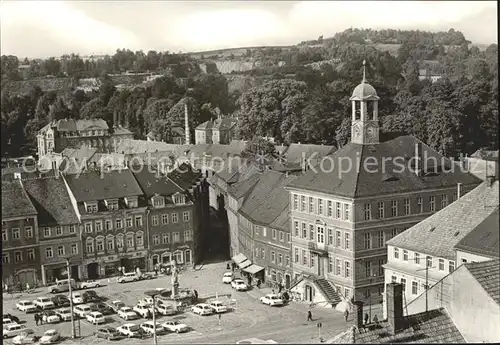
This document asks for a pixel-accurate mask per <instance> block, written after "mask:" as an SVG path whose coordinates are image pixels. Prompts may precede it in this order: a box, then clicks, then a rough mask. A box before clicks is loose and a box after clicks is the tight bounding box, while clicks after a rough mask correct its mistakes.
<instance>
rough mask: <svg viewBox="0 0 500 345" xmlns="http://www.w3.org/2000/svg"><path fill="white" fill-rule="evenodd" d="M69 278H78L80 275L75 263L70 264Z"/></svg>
mask: <svg viewBox="0 0 500 345" xmlns="http://www.w3.org/2000/svg"><path fill="white" fill-rule="evenodd" d="M71 278H72V279H80V275H79V273H78V266H77V265H73V266H71Z"/></svg>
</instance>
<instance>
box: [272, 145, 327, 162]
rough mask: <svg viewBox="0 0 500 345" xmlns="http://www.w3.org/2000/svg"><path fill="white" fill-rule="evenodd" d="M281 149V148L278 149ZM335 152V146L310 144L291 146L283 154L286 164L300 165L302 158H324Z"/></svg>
mask: <svg viewBox="0 0 500 345" xmlns="http://www.w3.org/2000/svg"><path fill="white" fill-rule="evenodd" d="M280 149H281V148H280ZM334 151H335V146H330V145H312V144H291V145H290V146H289V147H288V149H287V150H286V151H285V152H284V153H283V154H284V157H285V158H286V161H287V162H288V163H301V162H302V158H303V157H305V158H309V157H311V156H312V157H317V158H320V157H324V156H327V155H329V154H331V153H333V152H334Z"/></svg>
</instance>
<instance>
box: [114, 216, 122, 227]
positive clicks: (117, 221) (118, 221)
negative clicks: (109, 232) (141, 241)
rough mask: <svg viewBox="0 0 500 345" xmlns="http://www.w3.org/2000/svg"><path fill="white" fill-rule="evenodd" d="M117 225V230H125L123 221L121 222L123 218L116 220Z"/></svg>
mask: <svg viewBox="0 0 500 345" xmlns="http://www.w3.org/2000/svg"><path fill="white" fill-rule="evenodd" d="M115 224H116V228H117V229H122V228H123V221H122V220H121V218H118V219H116V220H115Z"/></svg>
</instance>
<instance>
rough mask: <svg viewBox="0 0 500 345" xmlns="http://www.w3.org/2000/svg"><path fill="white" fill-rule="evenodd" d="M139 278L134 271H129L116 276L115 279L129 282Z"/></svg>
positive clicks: (120, 281)
mask: <svg viewBox="0 0 500 345" xmlns="http://www.w3.org/2000/svg"><path fill="white" fill-rule="evenodd" d="M138 280H139V277H138V276H137V273H135V272H129V273H125V274H124V275H122V276H121V277H118V279H117V281H118V283H130V282H136V281H138Z"/></svg>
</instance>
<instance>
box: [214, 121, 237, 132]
mask: <svg viewBox="0 0 500 345" xmlns="http://www.w3.org/2000/svg"><path fill="white" fill-rule="evenodd" d="M237 123H238V121H236V119H232V118H225V119H217V120H215V121H214V122H213V128H214V129H219V130H221V131H223V130H228V129H231V128H232V127H234V126H236V124H237Z"/></svg>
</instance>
